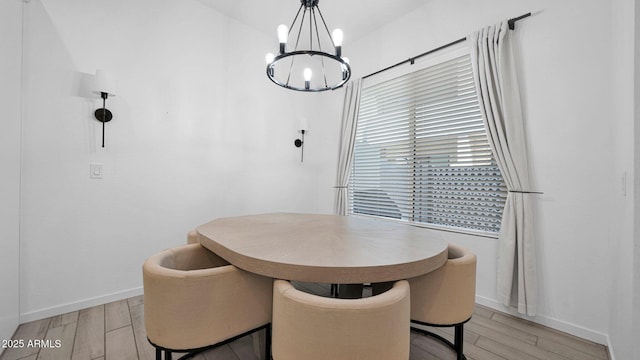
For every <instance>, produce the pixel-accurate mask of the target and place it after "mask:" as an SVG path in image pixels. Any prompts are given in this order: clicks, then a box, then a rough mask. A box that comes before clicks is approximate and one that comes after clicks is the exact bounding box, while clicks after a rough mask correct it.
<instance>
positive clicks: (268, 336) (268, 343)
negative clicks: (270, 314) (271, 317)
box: [264, 325, 271, 360]
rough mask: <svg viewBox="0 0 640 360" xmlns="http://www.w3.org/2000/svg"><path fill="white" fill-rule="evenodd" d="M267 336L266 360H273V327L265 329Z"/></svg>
mask: <svg viewBox="0 0 640 360" xmlns="http://www.w3.org/2000/svg"><path fill="white" fill-rule="evenodd" d="M265 331H266V336H265V338H266V339H265V344H264V347H265V356H264V359H265V360H271V325H269V326H267V327H266V328H265Z"/></svg>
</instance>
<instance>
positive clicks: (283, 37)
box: [278, 24, 289, 44]
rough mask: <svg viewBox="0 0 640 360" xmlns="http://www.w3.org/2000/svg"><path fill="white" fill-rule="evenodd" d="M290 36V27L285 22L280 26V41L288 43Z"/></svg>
mask: <svg viewBox="0 0 640 360" xmlns="http://www.w3.org/2000/svg"><path fill="white" fill-rule="evenodd" d="M288 37H289V28H288V27H287V25H285V24H281V25H280V26H278V41H280V43H281V44H286V43H287V38H288Z"/></svg>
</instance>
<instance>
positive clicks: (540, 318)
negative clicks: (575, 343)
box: [476, 296, 613, 360]
mask: <svg viewBox="0 0 640 360" xmlns="http://www.w3.org/2000/svg"><path fill="white" fill-rule="evenodd" d="M476 303H478V304H480V305H484V306H487V307H490V308H492V309H495V310H498V311H501V312H504V313H507V314H509V315H513V316H516V317H519V318H521V319H525V320H529V321H532V322H535V323H538V324H540V325H544V326H548V327H550V328H553V329H556V330H559V331H562V332H566V333H568V334H571V335H574V336H577V337H579V338H582V339H586V340H589V341H593V342H595V343H598V344H602V345H605V346H608V347H609V352H610V353H611V344H610V341H609V336H608V335H607V334H603V333H601V332H599V331H594V330H591V329H587V328H585V327H582V326H579V325H575V324H571V323H568V322H566V321H562V320H558V319H554V318H552V317H548V316H545V315H536V316H526V315H523V314H520V313H518V311H517V309H516V308H512V307H506V306H504V305H502V303H500V302H499V301H497V300H495V299H489V298H485V297H481V296H476ZM612 360H613V358H612Z"/></svg>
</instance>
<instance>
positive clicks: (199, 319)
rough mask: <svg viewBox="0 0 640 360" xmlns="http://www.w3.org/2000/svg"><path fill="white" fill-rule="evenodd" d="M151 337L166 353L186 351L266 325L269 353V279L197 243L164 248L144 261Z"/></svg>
mask: <svg viewBox="0 0 640 360" xmlns="http://www.w3.org/2000/svg"><path fill="white" fill-rule="evenodd" d="M143 280H144V318H145V327H146V330H147V338H148V339H149V342H150V343H151V344H152V345H153V346H154V347H155V348H156V358H157V359H160V357H161V353H162V351H164V352H165V359H171V353H172V352H187V353H190V354H193V353H198V352H201V351H204V350H207V349H209V348H211V347H215V346H218V345H222V344H224V343H227V342H229V341H232V340H235V339H237V338H239V337H241V336H244V335H247V334H250V333H253V332H254V331H257V330H260V329H266V332H267V335H266V337H267V343H266V354H267V356H266V358H267V359H269V354H270V323H271V309H272V299H273V279H270V278H266V277H262V276H259V275H255V274H252V273H248V272H246V271H243V270H240V269H238V268H236V267H235V266H233V265H230V264H229V263H228V262H226V261H225V260H224V259H222V258H220V257H218V256H217V255H216V254H214V253H213V252H211V251H209V250H207V249H205V248H204V247H202V246H201V245H200V244H187V245H182V246H179V247H176V248H172V249H168V250H165V251H162V252H160V253H158V254H155V255H153V256H151V257H150V258H149V259H147V260H146V261H145V263H144V266H143Z"/></svg>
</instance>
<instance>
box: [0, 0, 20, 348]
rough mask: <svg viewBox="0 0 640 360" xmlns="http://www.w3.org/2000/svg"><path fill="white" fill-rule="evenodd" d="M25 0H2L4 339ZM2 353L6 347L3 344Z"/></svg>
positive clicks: (10, 317) (13, 247)
mask: <svg viewBox="0 0 640 360" xmlns="http://www.w3.org/2000/svg"><path fill="white" fill-rule="evenodd" d="M21 44H22V2H21V1H20V0H10V1H2V2H0V49H1V51H2V55H0V79H2V81H1V82H0V109H2V130H1V131H0V248H1V249H2V250H0V289H2V290H0V339H10V338H11V336H12V335H13V332H14V331H15V330H16V328H17V326H18V319H19V298H18V294H19V262H18V259H19V251H20V250H19V244H20V243H19V237H20V222H19V221H20V220H19V219H20V99H21V91H22V90H21V88H22V86H21V73H22V69H21V63H22V50H21V48H22V46H21ZM0 353H2V348H0Z"/></svg>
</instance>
